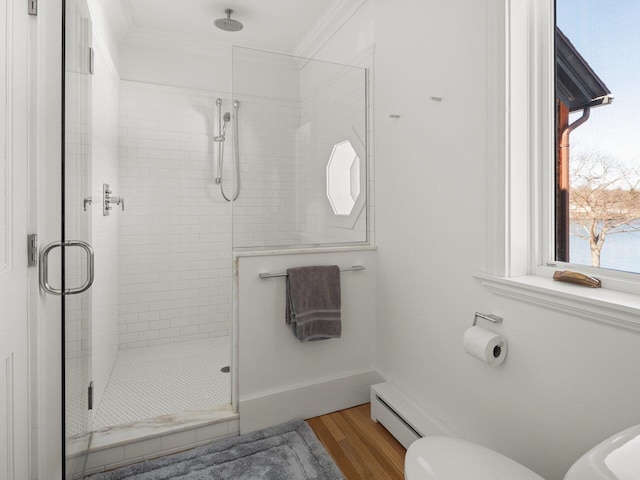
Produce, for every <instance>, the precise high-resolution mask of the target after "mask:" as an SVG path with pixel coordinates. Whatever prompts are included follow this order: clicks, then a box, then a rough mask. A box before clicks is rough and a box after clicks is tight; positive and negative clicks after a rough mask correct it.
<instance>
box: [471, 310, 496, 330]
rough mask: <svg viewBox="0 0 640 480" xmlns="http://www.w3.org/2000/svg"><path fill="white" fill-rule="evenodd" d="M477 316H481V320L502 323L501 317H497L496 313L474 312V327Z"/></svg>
mask: <svg viewBox="0 0 640 480" xmlns="http://www.w3.org/2000/svg"><path fill="white" fill-rule="evenodd" d="M478 318H482V319H483V320H488V321H490V322H493V323H502V317H499V316H498V315H493V314H489V315H485V314H484V313H479V312H476V315H475V317H473V326H474V327H475V326H476V324H477V323H478Z"/></svg>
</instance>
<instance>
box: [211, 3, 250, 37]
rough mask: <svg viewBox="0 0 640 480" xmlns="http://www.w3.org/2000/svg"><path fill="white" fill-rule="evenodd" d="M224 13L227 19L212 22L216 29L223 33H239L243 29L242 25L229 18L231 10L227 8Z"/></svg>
mask: <svg viewBox="0 0 640 480" xmlns="http://www.w3.org/2000/svg"><path fill="white" fill-rule="evenodd" d="M224 13H226V14H227V18H218V19H217V20H215V21H214V22H213V24H214V25H215V26H216V27H218V28H219V29H220V30H224V31H225V32H239V31H240V30H242V29H243V28H244V25H242V23H240V22H239V21H237V20H234V19H233V18H231V14H232V13H233V10H231V9H230V8H227V9H226V10H225V11H224Z"/></svg>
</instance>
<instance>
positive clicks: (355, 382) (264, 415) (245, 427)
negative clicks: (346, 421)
mask: <svg viewBox="0 0 640 480" xmlns="http://www.w3.org/2000/svg"><path fill="white" fill-rule="evenodd" d="M374 382H375V374H374V371H373V370H368V371H365V372H356V373H351V374H348V375H345V376H342V377H339V378H335V379H331V380H323V381H319V382H316V383H311V384H306V385H298V386H294V387H291V388H289V389H287V390H282V391H280V392H275V393H271V394H267V395H262V396H259V397H253V398H247V399H242V398H241V399H240V408H239V410H240V433H241V434H244V433H249V432H253V431H254V430H260V429H261V428H267V427H271V426H273V425H278V424H280V423H284V422H288V421H290V420H294V419H297V418H312V417H317V416H318V415H325V414H327V413H331V412H335V411H337V410H343V409H345V408H350V407H354V406H356V405H362V404H363V403H367V402H368V401H369V392H370V388H371V385H373V384H374Z"/></svg>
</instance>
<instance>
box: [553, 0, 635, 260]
mask: <svg viewBox="0 0 640 480" xmlns="http://www.w3.org/2000/svg"><path fill="white" fill-rule="evenodd" d="M603 11H606V21H603V16H602V12H603ZM639 21H640V3H639V2H620V1H617V0H557V1H556V92H555V93H556V95H555V97H556V98H555V101H556V165H557V168H556V170H557V179H556V180H557V191H556V226H557V228H556V259H557V260H560V261H565V262H570V263H575V264H579V265H586V266H593V267H603V268H610V269H615V270H622V271H628V272H635V273H640V254H639V253H638V252H640V192H639V191H638V188H639V187H640V170H639V167H640V138H639V137H638V135H637V125H638V124H639V123H640V83H638V81H637V79H638V78H639V77H640V56H639V55H638V52H640V31H639V30H638V28H637V25H638V22H639Z"/></svg>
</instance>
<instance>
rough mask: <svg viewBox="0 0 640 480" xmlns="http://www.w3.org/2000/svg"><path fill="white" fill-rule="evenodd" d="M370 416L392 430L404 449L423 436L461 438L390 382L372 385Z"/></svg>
mask: <svg viewBox="0 0 640 480" xmlns="http://www.w3.org/2000/svg"><path fill="white" fill-rule="evenodd" d="M371 418H372V419H373V420H374V421H376V422H379V423H381V424H382V425H383V426H384V427H385V428H386V429H387V430H389V432H390V433H391V434H392V435H393V436H394V437H395V438H396V439H397V440H398V441H399V442H400V443H401V444H402V445H403V446H404V447H405V448H409V445H411V444H412V443H413V442H414V441H416V440H417V439H419V438H422V437H427V436H447V437H458V435H457V434H456V433H455V432H454V431H453V430H452V429H451V428H450V427H449V426H448V425H446V424H445V423H444V422H443V421H442V420H440V419H439V418H437V417H436V416H434V415H432V414H430V413H428V412H425V411H424V410H423V409H422V408H420V407H419V406H418V405H417V404H416V403H415V402H413V400H411V399H410V398H409V397H408V396H407V395H406V394H405V393H404V392H403V391H401V390H400V389H398V388H397V387H396V386H394V385H393V384H392V383H389V382H384V383H379V384H376V385H372V387H371Z"/></svg>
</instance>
